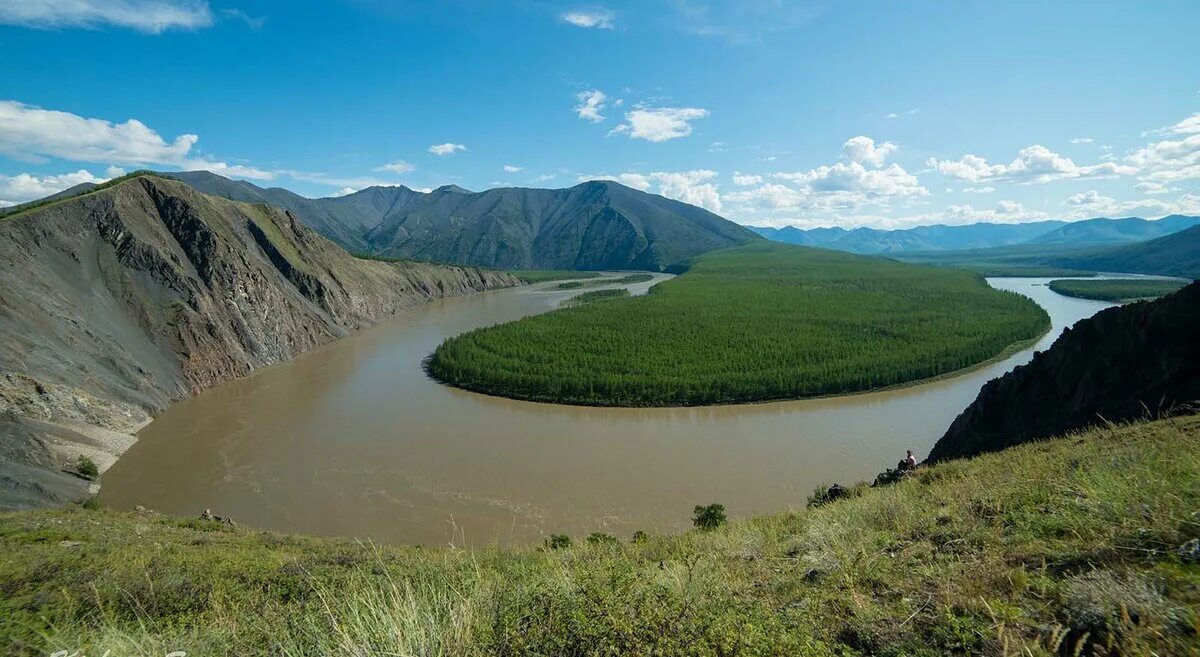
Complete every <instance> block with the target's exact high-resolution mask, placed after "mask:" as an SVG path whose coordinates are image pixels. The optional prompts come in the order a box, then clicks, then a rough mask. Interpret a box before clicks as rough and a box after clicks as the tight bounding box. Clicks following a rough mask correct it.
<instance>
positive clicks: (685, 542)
mask: <svg viewBox="0 0 1200 657" xmlns="http://www.w3.org/2000/svg"><path fill="white" fill-rule="evenodd" d="M1198 482H1200V417H1190V418H1182V419H1169V420H1160V421H1157V422H1153V423H1142V424H1134V425H1130V426H1124V427H1118V428H1113V429H1102V430H1095V431H1091V432H1088V433H1086V434H1081V435H1079V436H1069V437H1066V438H1062V439H1058V440H1054V441H1050V442H1045V443H1038V444H1029V445H1024V446H1021V447H1018V448H1014V449H1011V450H1008V451H1005V452H1001V453H997V454H991V455H987V456H983V457H979V458H977V459H973V460H970V461H954V462H949V463H946V464H943V465H939V466H936V467H932V468H928V469H926V470H923V471H922V472H921V473H919V474H918V475H916V476H914V477H911V478H909V479H907V480H905V481H903V482H901V483H899V484H897V485H894V486H888V487H884V488H880V489H870V490H867V491H865V492H863V494H862V495H860V496H858V497H855V498H852V499H846V500H840V501H836V502H831V503H828V504H826V505H824V506H821V507H819V508H814V509H807V510H802V511H798V512H794V513H782V514H778V515H774V516H769V517H762V518H754V519H750V520H742V521H733V522H731V523H729V524H728V525H726V526H724V527H720V528H718V529H715V530H713V531H705V532H700V531H693V532H689V533H686V534H681V535H676V536H654V535H651V536H646V537H645V538H644V540H642V541H640V542H638V543H635V544H629V543H622V544H615V543H612V542H610V541H604V542H603V543H599V544H589V543H588V542H586V541H580V542H578V543H577V544H576V545H575V546H574V547H570V548H565V549H560V550H544V549H540V548H531V549H527V550H495V549H483V550H479V551H475V552H461V551H447V550H437V549H432V550H431V549H418V548H408V547H377V546H372V545H369V544H362V543H358V542H354V541H348V540H334V539H319V538H312V537H304V536H285V535H278V534H272V533H267V532H257V531H253V530H249V529H244V528H230V527H228V526H225V525H220V524H216V523H206V522H203V521H195V520H187V521H181V520H178V519H173V518H168V517H163V516H157V515H152V514H136V513H118V512H113V511H86V510H82V509H79V508H71V509H59V510H52V511H40V512H33V513H19V514H7V515H2V516H0V646H4V647H5V648H6V649H7V651H8V652H10V653H16V654H22V653H25V654H44V653H47V652H49V651H51V650H54V649H71V650H76V649H77V650H81V651H83V652H84V653H86V654H103V653H104V652H105V651H106V650H112V654H113V655H126V654H157V655H162V654H165V653H166V652H168V651H170V650H186V651H187V652H188V653H189V654H205V655H220V654H241V655H244V654H256V653H263V652H271V653H276V654H285V655H310V654H330V653H340V654H363V655H370V654H422V655H464V654H465V655H491V654H499V655H518V654H539V655H560V654H575V655H618V654H620V655H626V654H629V655H646V654H664V655H734V654H737V655H759V654H787V655H930V656H933V655H946V654H965V655H987V656H993V655H1005V654H1008V655H1018V654H1022V655H1034V656H1041V655H1051V654H1058V653H1060V651H1061V653H1063V654H1075V653H1074V651H1075V650H1076V649H1078V650H1080V651H1081V654H1089V652H1090V654H1094V655H1103V654H1109V655H1118V654H1120V655H1143V654H1159V655H1195V654H1197V651H1198V646H1200V640H1198V639H1197V635H1196V631H1197V624H1198V621H1200V616H1198V614H1200V566H1198V565H1197V564H1196V563H1195V562H1192V561H1188V560H1186V558H1185V557H1184V556H1182V555H1181V554H1180V553H1179V552H1178V547H1179V546H1180V545H1181V544H1183V543H1185V542H1186V541H1188V540H1190V539H1192V538H1196V537H1200V517H1198V516H1197V515H1196V512H1197V510H1200V484H1198ZM799 502H800V501H799V500H798V503H799ZM681 513H686V510H681Z"/></svg>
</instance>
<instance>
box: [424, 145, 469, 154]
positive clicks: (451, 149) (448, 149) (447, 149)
mask: <svg viewBox="0 0 1200 657" xmlns="http://www.w3.org/2000/svg"><path fill="white" fill-rule="evenodd" d="M465 150H467V147H466V146H463V145H462V144H452V143H450V142H446V143H444V144H434V145H432V146H430V147H429V152H430V153H433V154H434V155H437V156H443V155H452V154H454V153H457V152H458V151H465Z"/></svg>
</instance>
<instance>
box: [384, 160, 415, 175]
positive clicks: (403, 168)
mask: <svg viewBox="0 0 1200 657" xmlns="http://www.w3.org/2000/svg"><path fill="white" fill-rule="evenodd" d="M375 170H376V171H390V172H392V173H395V174H405V173H410V172H412V171H416V170H417V167H416V165H413V164H409V163H408V162H405V161H404V160H396V161H395V162H389V163H387V164H385V165H383V166H380V167H375Z"/></svg>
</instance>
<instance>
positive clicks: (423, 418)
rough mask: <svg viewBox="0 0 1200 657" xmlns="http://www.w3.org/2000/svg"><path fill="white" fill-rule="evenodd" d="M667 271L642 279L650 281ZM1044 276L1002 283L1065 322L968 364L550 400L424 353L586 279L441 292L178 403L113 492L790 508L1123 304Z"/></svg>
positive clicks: (434, 534)
mask: <svg viewBox="0 0 1200 657" xmlns="http://www.w3.org/2000/svg"><path fill="white" fill-rule="evenodd" d="M664 278H665V275H662V274H658V275H656V277H655V279H654V280H653V281H648V282H644V283H639V284H634V285H630V286H628V287H629V288H630V289H631V290H632V291H633V293H634V294H635V295H641V294H645V292H646V291H647V290H648V289H649V287H650V285H652V284H654V283H660V282H662V281H663V280H664ZM675 280H679V279H675ZM668 282H670V281H668ZM1046 282H1047V281H1046V279H1010V278H1009V279H994V280H992V281H991V285H993V286H995V287H997V288H999V289H1001V290H1007V291H1010V292H1014V293H1017V294H1021V295H1027V296H1028V297H1030V298H1032V299H1033V300H1034V301H1035V302H1036V303H1037V304H1038V305H1039V306H1041V307H1042V308H1044V309H1045V312H1046V313H1047V314H1048V315H1049V317H1050V321H1051V329H1050V331H1049V332H1047V333H1045V334H1044V335H1042V336H1041V337H1040V338H1039V339H1038V340H1037V342H1036V343H1034V344H1032V345H1029V347H1028V348H1026V349H1024V350H1021V351H1019V352H1017V353H1013V354H1011V355H1008V356H1006V357H1004V358H1002V359H998V360H996V361H993V362H989V363H987V364H984V365H982V366H980V367H978V368H976V369H973V370H970V371H969V372H966V373H963V374H961V375H959V376H953V377H946V378H943V379H939V380H936V381H932V382H927V383H922V384H920V385H913V386H908V387H903V388H899V389H895V390H887V391H881V392H869V393H863V394H857V395H850V396H840V397H829V398H823V399H809V400H800V401H781V402H768V403H759V404H742V405H722V406H694V407H676V408H613V407H585V406H571V405H562V404H544V403H535V402H528V401H520V400H513V399H506V398H502V397H495V396H490V395H482V394H476V393H472V392H467V391H464V390H460V389H457V388H453V387H450V386H446V385H443V384H440V383H438V382H436V381H434V380H433V379H431V378H429V377H428V376H426V375H425V373H424V372H423V371H422V363H423V361H424V360H425V359H426V358H427V357H428V355H429V354H431V353H433V351H434V350H435V349H436V348H437V346H438V345H439V344H441V343H442V342H443V341H444V340H446V339H447V338H450V337H453V336H456V335H460V334H463V333H467V332H469V331H471V330H474V329H477V328H481V327H486V326H491V325H494V324H496V323H503V322H510V321H514V320H518V319H520V318H522V317H525V316H529V315H539V316H546V315H545V313H548V312H551V311H554V310H555V309H556V308H558V307H559V305H560V304H561V303H562V301H563V300H565V299H568V298H570V297H572V296H575V295H577V294H579V293H580V292H581V290H561V289H559V288H558V283H557V282H554V281H551V282H547V283H542V284H539V285H535V286H526V287H519V288H514V289H508V290H497V291H493V292H488V293H485V294H481V295H473V296H469V297H460V298H453V299H446V300H444V301H434V302H431V303H429V304H425V305H423V306H420V307H417V308H414V309H412V310H409V311H406V312H405V313H402V314H400V315H397V316H396V317H395V318H393V319H391V320H389V321H387V322H385V323H383V324H380V325H378V326H375V327H373V328H370V329H367V330H365V331H362V332H360V333H356V334H354V335H350V336H348V337H346V338H344V339H342V340H340V341H338V342H336V343H332V344H329V345H326V346H324V347H322V348H320V349H317V350H314V351H311V352H309V353H306V354H303V355H301V356H299V357H297V358H295V359H293V360H291V361H289V362H287V363H284V364H281V365H278V366H275V367H269V368H265V369H262V370H259V371H256V372H255V373H253V374H251V375H250V376H248V377H246V378H243V379H238V380H235V381H231V382H229V383H227V384H225V385H221V386H218V387H216V388H213V389H212V390H208V391H205V392H203V393H201V394H199V395H196V396H195V397H192V398H190V399H187V400H184V401H182V402H180V403H178V404H176V405H174V406H172V407H171V408H169V409H167V410H166V411H165V412H164V413H162V414H161V415H159V416H158V417H157V418H156V419H155V421H154V422H153V423H151V424H150V425H149V426H147V427H146V428H145V429H143V430H142V431H141V432H140V433H139V434H138V442H137V443H136V444H135V445H134V446H133V447H132V448H131V449H130V450H129V451H128V452H126V453H125V455H124V456H122V458H121V459H120V460H119V461H117V463H116V464H115V465H114V466H113V467H112V469H110V470H109V471H108V472H106V473H105V474H104V477H103V482H104V485H103V487H102V488H101V491H100V497H99V500H100V502H101V503H102V504H103V505H105V506H111V507H114V508H118V509H127V510H128V509H134V508H135V507H137V506H138V505H141V506H146V507H150V508H154V509H156V510H158V511H161V512H164V513H170V514H178V515H181V516H193V515H196V514H198V513H199V512H200V511H202V510H204V509H205V508H212V509H214V510H215V511H217V512H219V513H221V514H223V515H229V516H231V517H233V518H234V519H236V520H237V521H238V522H239V523H243V524H248V525H250V526H253V527H262V528H267V529H273V530H277V531H287V532H305V533H313V534H319V535H326V536H357V537H360V538H364V539H365V538H370V539H373V540H379V541H385V542H388V543H419V544H423V545H446V544H448V543H452V544H454V545H460V546H461V545H469V546H473V547H476V548H478V547H481V546H484V545H487V544H488V543H489V542H492V541H496V542H498V543H499V544H501V545H516V546H520V545H530V544H533V543H538V542H540V541H541V540H542V539H543V538H544V537H545V536H546V535H548V534H550V533H565V534H569V535H572V536H576V537H580V536H586V535H588V534H589V533H591V532H597V531H599V532H607V533H611V534H615V535H620V536H628V535H629V534H631V533H632V532H633V531H635V530H639V529H641V530H647V531H677V530H682V529H685V528H686V527H687V518H686V516H685V515H684V514H681V513H680V509H689V508H691V505H693V504H696V503H699V502H703V501H704V500H717V501H720V502H722V503H723V504H725V505H726V506H727V508H728V509H729V510H730V512H731V514H734V515H736V516H738V517H742V516H747V515H754V514H758V513H772V512H774V511H777V510H779V509H781V508H788V507H790V506H793V505H795V504H798V503H800V502H802V501H803V499H804V498H805V497H806V496H807V495H808V494H809V493H810V492H811V491H812V489H813V488H815V487H816V486H818V485H819V484H822V483H829V481H830V478H831V477H837V478H838V479H844V480H857V479H869V478H871V477H873V476H874V475H875V474H876V473H878V472H879V471H880V470H882V469H883V468H884V467H886V466H888V465H892V464H894V462H895V460H896V459H897V458H899V457H900V456H902V455H903V454H904V450H905V449H913V450H914V451H916V452H917V453H918V454H924V453H925V452H926V451H927V450H928V449H929V448H930V447H932V445H933V443H934V441H935V440H936V439H937V437H938V436H940V435H941V434H942V433H944V432H945V430H946V427H948V426H949V425H950V422H951V421H952V420H953V419H954V416H955V415H956V414H957V413H958V412H959V411H961V410H962V409H963V408H965V407H966V406H967V405H968V404H969V403H970V402H971V401H972V400H973V399H974V398H975V396H976V395H977V393H978V392H979V389H980V388H981V387H982V386H983V385H984V383H986V382H987V381H988V380H990V379H992V378H995V377H997V376H999V375H1001V374H1003V373H1004V372H1006V371H1009V370H1011V369H1012V368H1013V367H1015V366H1017V365H1020V364H1022V363H1025V362H1027V361H1028V360H1029V359H1030V358H1031V356H1032V353H1033V352H1034V351H1035V350H1044V349H1046V348H1047V347H1048V346H1049V345H1050V343H1051V342H1053V340H1054V338H1055V337H1056V336H1057V335H1058V334H1059V333H1060V332H1061V331H1062V330H1063V329H1064V328H1065V327H1067V326H1070V325H1072V324H1074V323H1075V322H1077V321H1078V320H1080V319H1082V318H1084V317H1088V316H1091V315H1092V314H1094V313H1095V312H1097V311H1098V310H1100V309H1103V308H1106V307H1109V306H1110V305H1111V304H1106V303H1101V302H1096V301H1087V300H1082V299H1072V298H1068V297H1063V296H1061V295H1058V294H1055V293H1054V292H1052V291H1050V289H1049V288H1047V287H1046V286H1045V283H1046ZM650 296H653V295H650ZM645 298H649V297H645V296H638V297H636V298H635V299H632V301H636V300H637V299H645ZM622 303H626V301H623V300H616V301H601V302H597V303H595V304H591V305H593V306H604V305H608V304H622ZM586 307H587V306H585V307H584V308H586ZM298 400H299V401H298Z"/></svg>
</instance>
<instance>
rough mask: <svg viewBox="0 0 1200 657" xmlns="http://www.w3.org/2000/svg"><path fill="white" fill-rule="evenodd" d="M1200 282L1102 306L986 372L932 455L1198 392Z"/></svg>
mask: <svg viewBox="0 0 1200 657" xmlns="http://www.w3.org/2000/svg"><path fill="white" fill-rule="evenodd" d="M1197 336H1200V283H1192V284H1191V285H1189V286H1187V287H1185V288H1183V289H1182V290H1180V291H1178V292H1175V293H1173V294H1170V295H1167V296H1165V297H1163V298H1161V299H1158V300H1156V301H1149V302H1139V303H1132V304H1129V305H1126V306H1120V307H1116V308H1109V309H1107V310H1104V311H1101V312H1099V313H1097V314H1096V315H1095V316H1094V317H1092V318H1090V319H1085V320H1082V321H1080V322H1079V323H1078V324H1076V325H1075V326H1074V327H1073V328H1070V329H1068V330H1067V331H1065V332H1064V333H1063V334H1062V336H1061V337H1060V338H1059V339H1058V340H1057V341H1055V343H1054V345H1053V346H1051V347H1050V349H1048V350H1046V351H1045V352H1041V353H1038V354H1036V355H1035V356H1034V358H1033V360H1032V361H1031V362H1030V363H1029V364H1027V365H1023V366H1021V367H1018V368H1016V369H1014V370H1013V371H1012V372H1009V373H1008V374H1006V375H1004V376H1002V377H1000V378H998V379H995V380H993V381H991V382H989V383H988V384H987V385H985V386H984V387H983V389H982V390H980V392H979V396H978V397H977V398H976V399H975V401H974V402H973V403H972V404H971V405H970V406H968V407H967V409H966V410H964V411H963V412H962V413H961V414H960V415H959V416H958V418H957V419H955V421H954V423H953V424H951V425H950V428H949V430H947V431H946V434H945V435H944V436H942V438H941V439H940V440H938V442H937V444H936V445H934V448H933V451H932V452H931V453H930V455H929V460H930V461H941V460H945V459H950V458H958V457H964V456H974V455H976V454H980V453H982V452H990V451H995V450H999V449H1003V448H1005V447H1009V446H1012V445H1016V444H1019V443H1023V442H1028V441H1031V440H1038V439H1042V438H1046V437H1049V436H1053V435H1057V434H1062V433H1066V432H1069V431H1074V430H1077V429H1082V428H1085V427H1088V426H1094V425H1101V424H1104V423H1106V422H1124V421H1128V420H1133V419H1140V418H1143V417H1145V416H1147V415H1151V416H1157V415H1159V414H1160V413H1163V412H1165V411H1168V410H1171V409H1175V411H1176V412H1179V411H1186V410H1189V409H1188V408H1187V406H1188V405H1190V406H1191V408H1190V410H1191V411H1195V410H1197V408H1196V407H1195V404H1196V403H1197V402H1200V339H1198V337H1197Z"/></svg>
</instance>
